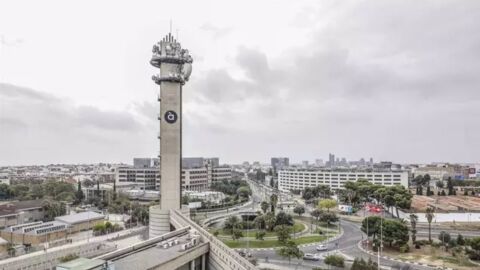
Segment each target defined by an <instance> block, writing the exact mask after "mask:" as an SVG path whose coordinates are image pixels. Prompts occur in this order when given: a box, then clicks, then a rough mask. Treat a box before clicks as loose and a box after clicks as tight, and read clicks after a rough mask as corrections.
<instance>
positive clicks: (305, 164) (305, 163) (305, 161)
mask: <svg viewBox="0 0 480 270" xmlns="http://www.w3.org/2000/svg"><path fill="white" fill-rule="evenodd" d="M302 167H303V168H308V160H304V161H302Z"/></svg>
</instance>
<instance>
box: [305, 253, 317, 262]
mask: <svg viewBox="0 0 480 270" xmlns="http://www.w3.org/2000/svg"><path fill="white" fill-rule="evenodd" d="M303 259H304V260H309V261H319V260H320V258H319V257H318V256H317V255H316V254H312V253H305V254H304V255H303Z"/></svg>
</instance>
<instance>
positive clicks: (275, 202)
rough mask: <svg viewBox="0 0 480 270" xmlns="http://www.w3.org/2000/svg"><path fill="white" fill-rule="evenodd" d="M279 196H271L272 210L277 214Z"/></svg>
mask: <svg viewBox="0 0 480 270" xmlns="http://www.w3.org/2000/svg"><path fill="white" fill-rule="evenodd" d="M277 202H278V196H277V194H272V195H271V196H270V206H271V208H272V212H273V213H275V208H277Z"/></svg>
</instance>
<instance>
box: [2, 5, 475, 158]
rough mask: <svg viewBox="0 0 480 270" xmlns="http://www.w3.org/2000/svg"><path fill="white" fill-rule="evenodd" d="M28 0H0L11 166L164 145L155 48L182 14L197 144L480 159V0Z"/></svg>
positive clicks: (192, 146) (196, 148)
mask: <svg viewBox="0 0 480 270" xmlns="http://www.w3.org/2000/svg"><path fill="white" fill-rule="evenodd" d="M29 3H30V6H31V8H30V9H28V10H25V9H24V4H18V3H14V2H13V1H12V2H8V4H6V5H5V2H4V3H2V4H0V15H1V16H0V25H1V26H0V35H2V39H1V45H0V48H1V53H0V105H1V106H0V107H1V108H0V130H1V131H0V141H2V143H1V144H0V152H1V153H2V154H1V155H0V166H4V165H33V164H50V163H54V164H55V163H92V162H115V163H116V162H128V161H129V160H130V159H131V157H134V156H147V157H155V156H156V155H157V149H158V147H153V146H155V145H158V142H157V139H156V136H157V131H158V129H157V120H156V115H157V109H156V108H157V107H156V105H157V104H156V103H155V97H156V93H157V92H156V88H155V86H152V85H151V81H150V77H151V75H153V74H154V73H155V70H154V69H153V68H151V67H149V66H148V63H146V62H147V61H148V59H149V57H150V54H151V52H150V51H149V50H148V49H145V48H148V47H149V46H150V44H152V43H153V42H154V41H156V40H158V39H159V38H161V37H162V36H163V33H165V32H166V31H168V29H169V24H170V19H172V20H173V27H172V32H173V34H174V35H176V34H177V28H178V30H179V31H178V35H179V40H180V41H181V42H182V44H185V46H186V47H188V48H189V49H190V51H191V53H192V55H193V56H194V57H195V59H198V61H197V60H196V61H197V62H196V65H195V68H194V69H195V71H194V75H193V76H192V79H191V83H190V84H189V85H188V86H186V87H185V106H184V131H185V136H184V147H183V149H184V152H183V153H184V156H219V157H220V158H221V159H222V160H224V161H225V162H226V163H236V164H240V163H241V162H243V161H245V160H249V161H254V160H260V161H262V160H263V161H265V162H266V163H267V162H268V160H269V159H270V157H273V156H287V157H290V158H291V159H292V160H298V161H301V160H305V159H308V160H310V161H313V160H315V159H316V158H323V159H324V160H327V157H328V153H329V152H330V153H338V154H339V155H340V156H342V157H343V156H345V157H349V159H360V158H361V157H362V156H363V157H365V158H369V157H373V158H374V160H376V161H380V160H391V161H394V162H399V163H415V162H419V163H429V162H434V161H445V162H453V163H454V162H479V160H480V158H479V155H478V149H480V142H479V141H478V139H477V138H478V137H480V126H479V125H478V124H476V123H477V122H478V119H479V117H480V114H479V113H480V111H479V110H478V108H479V107H480V106H479V105H480V92H479V91H478V90H477V88H478V85H480V78H478V76H476V74H475V71H476V70H479V69H480V67H479V66H478V65H479V63H480V61H478V60H480V59H479V58H480V54H479V53H478V50H476V49H475V48H476V47H475V46H476V45H475V44H477V45H478V44H479V42H480V34H479V33H478V31H476V29H478V26H479V24H480V23H479V20H478V16H477V15H478V14H479V11H480V4H478V3H475V2H468V3H465V4H464V5H457V4H456V3H455V2H453V1H450V2H443V3H435V4H432V3H429V4H425V3H417V2H415V3H414V2H405V1H402V2H391V3H389V4H388V5H384V4H382V3H378V2H373V1H360V2H353V1H347V2H343V3H336V2H333V1H332V2H329V1H327V2H322V3H315V1H306V2H302V3H289V2H285V3H281V4H276V2H268V1H267V2H262V3H255V5H256V6H258V5H260V6H259V8H258V10H250V9H248V5H245V4H228V5H227V4H225V3H222V2H220V1H211V2H209V3H208V4H207V5H209V6H210V7H212V8H213V9H215V10H219V11H220V12H215V13H211V14H210V13H209V14H208V16H203V14H197V13H196V11H195V10H196V8H195V7H198V6H197V5H203V4H200V3H196V2H188V1H185V2H181V3H178V4H176V3H170V2H169V3H162V4H160V3H155V2H148V1H145V2H142V4H140V5H139V4H135V5H129V4H126V2H119V3H118V4H113V2H110V3H109V2H103V3H101V4H99V5H98V7H97V8H96V9H94V10H91V9H90V6H89V5H82V4H79V3H76V4H64V3H62V2H55V1H50V2H48V3H47V4H45V3H42V4H38V3H35V2H33V1H32V2H29ZM115 3H117V2H115ZM36 5H39V6H36ZM52 5H55V7H56V9H54V10H59V11H60V12H56V11H53V9H52V10H50V8H48V7H49V6H52ZM112 5H115V6H116V8H117V9H116V12H113V11H112V10H111V9H110V7H111V6H112ZM163 5H167V6H168V8H170V9H171V10H174V12H173V14H171V18H156V16H155V14H154V13H155V10H158V9H164V8H165V7H163ZM183 5H189V6H190V7H191V8H189V9H184V8H181V7H182V6H183ZM270 7H271V8H274V10H275V12H272V14H270V16H269V20H264V16H265V14H264V12H263V11H264V10H267V9H269V8H270ZM38 11H40V12H38ZM246 12H249V14H250V15H249V20H248V21H245V20H244V16H243V15H242V14H245V13H246ZM106 13H108V14H109V21H104V20H103V18H104V15H105V14H106ZM217 13H218V14H217ZM85 14H89V15H90V16H85ZM378 14H383V15H384V16H378ZM372 15H376V16H372ZM87 17H88V20H86V19H85V18H87ZM125 18H133V20H125ZM449 18H455V20H449ZM59 21H61V22H62V24H61V25H60V24H59V23H58V22H59ZM12 22H13V23H12ZM426 33H428V34H426ZM452 33H456V36H458V38H452Z"/></svg>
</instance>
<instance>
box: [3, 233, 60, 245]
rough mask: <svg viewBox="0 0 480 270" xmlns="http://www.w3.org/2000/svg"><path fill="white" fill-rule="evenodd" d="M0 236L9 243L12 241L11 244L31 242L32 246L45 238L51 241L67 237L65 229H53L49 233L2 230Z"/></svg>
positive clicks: (42, 241) (44, 240)
mask: <svg viewBox="0 0 480 270" xmlns="http://www.w3.org/2000/svg"><path fill="white" fill-rule="evenodd" d="M1 237H2V238H3V239H5V240H7V241H8V242H10V243H13V244H17V245H20V244H31V245H32V246H37V245H39V244H41V243H44V242H46V241H47V240H48V241H49V242H51V241H55V240H58V239H65V238H67V231H66V230H63V231H55V232H51V233H48V234H41V235H37V234H28V233H27V234H23V233H20V232H18V233H15V232H5V231H2V232H1Z"/></svg>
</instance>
